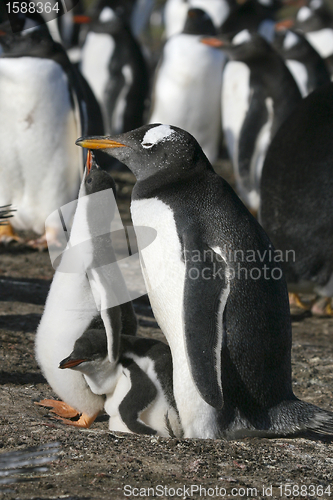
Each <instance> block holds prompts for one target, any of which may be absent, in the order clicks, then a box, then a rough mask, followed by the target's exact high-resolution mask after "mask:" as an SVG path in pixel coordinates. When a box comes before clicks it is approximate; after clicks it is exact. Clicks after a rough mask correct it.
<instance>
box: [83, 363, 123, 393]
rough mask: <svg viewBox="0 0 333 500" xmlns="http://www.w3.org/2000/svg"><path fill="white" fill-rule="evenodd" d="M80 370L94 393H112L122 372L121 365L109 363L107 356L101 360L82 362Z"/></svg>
mask: <svg viewBox="0 0 333 500" xmlns="http://www.w3.org/2000/svg"><path fill="white" fill-rule="evenodd" d="M80 371H81V372H82V373H83V375H84V378H85V379H86V382H87V384H88V385H89V387H90V389H91V391H92V392H93V393H94V394H99V395H102V394H108V395H110V394H113V392H114V390H115V388H116V386H117V383H118V380H119V378H120V376H121V373H122V366H121V365H120V364H112V363H110V361H109V359H108V357H106V358H104V359H103V360H98V361H91V362H90V363H84V364H82V366H81V368H80Z"/></svg>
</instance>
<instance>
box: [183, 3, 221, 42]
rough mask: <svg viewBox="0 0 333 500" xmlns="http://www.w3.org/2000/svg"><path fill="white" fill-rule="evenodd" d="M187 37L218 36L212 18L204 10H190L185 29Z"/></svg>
mask: <svg viewBox="0 0 333 500" xmlns="http://www.w3.org/2000/svg"><path fill="white" fill-rule="evenodd" d="M183 33H184V34H186V35H211V36H214V35H216V29H215V26H214V24H213V22H212V20H211V18H210V16H209V15H208V14H207V12H205V11H204V10H202V9H189V10H188V12H187V17H186V21H185V25H184V29H183Z"/></svg>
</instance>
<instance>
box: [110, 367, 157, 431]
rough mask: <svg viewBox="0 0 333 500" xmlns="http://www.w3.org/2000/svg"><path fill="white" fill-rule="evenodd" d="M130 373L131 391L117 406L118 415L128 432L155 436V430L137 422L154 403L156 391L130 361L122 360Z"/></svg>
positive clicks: (139, 369)
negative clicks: (141, 414)
mask: <svg viewBox="0 0 333 500" xmlns="http://www.w3.org/2000/svg"><path fill="white" fill-rule="evenodd" d="M122 364H123V365H124V367H126V368H127V369H128V370H129V372H130V378H131V389H130V390H129V392H128V393H127V394H126V396H125V398H124V399H123V400H122V402H121V403H120V405H119V414H120V417H121V419H122V421H123V422H124V424H126V425H127V427H128V428H129V430H130V431H132V432H135V433H137V434H150V435H153V434H156V432H157V431H156V430H155V429H152V428H151V427H149V426H148V425H145V424H143V423H142V422H139V418H140V413H142V412H143V411H144V410H145V409H146V408H148V406H149V405H150V404H151V403H152V402H153V401H154V399H155V398H156V395H157V389H156V387H155V385H154V384H153V382H152V381H151V380H150V378H149V377H148V375H147V374H146V373H145V372H143V371H142V370H141V368H140V367H139V366H138V365H137V364H136V363H135V362H134V361H133V360H131V359H128V360H127V359H122Z"/></svg>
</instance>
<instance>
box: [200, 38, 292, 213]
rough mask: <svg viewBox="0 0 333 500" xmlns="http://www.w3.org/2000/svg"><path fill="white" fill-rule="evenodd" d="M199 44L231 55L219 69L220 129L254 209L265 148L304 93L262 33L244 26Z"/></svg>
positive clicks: (246, 199) (239, 183)
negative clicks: (232, 33)
mask: <svg viewBox="0 0 333 500" xmlns="http://www.w3.org/2000/svg"><path fill="white" fill-rule="evenodd" d="M202 43H204V44H207V45H210V46H212V47H216V48H219V49H221V50H222V51H223V52H225V53H226V54H227V55H228V56H229V58H230V60H229V61H228V62H227V63H226V65H225V69H224V72H223V81H222V127H223V132H224V136H225V140H226V145H227V149H228V153H229V157H230V159H231V160H232V164H233V168H234V172H235V178H236V189H237V192H238V194H239V196H240V197H241V198H242V200H243V201H244V203H245V204H246V205H247V207H248V208H250V209H251V210H252V211H253V212H256V211H257V210H258V208H259V200H260V196H259V185H260V177H261V169H262V166H263V163H264V159H265V155H266V151H267V148H268V146H269V144H270V142H271V140H272V138H273V137H274V135H275V134H276V132H277V130H278V129H279V127H280V126H281V124H282V123H283V122H284V120H285V119H286V118H287V117H288V116H289V114H290V113H291V111H292V110H293V108H294V107H295V106H296V104H297V103H298V102H299V101H300V100H301V98H302V97H301V94H300V91H299V90H298V87H297V84H296V82H295V80H294V78H293V77H292V75H291V73H290V71H289V70H288V68H287V67H286V65H285V63H284V61H283V59H282V57H281V56H280V55H279V54H278V53H277V52H276V51H275V50H274V49H273V48H272V47H271V46H270V44H269V43H268V42H266V40H264V39H263V38H262V37H261V36H260V35H258V34H253V33H252V34H251V33H250V32H249V31H248V30H244V31H241V32H240V33H238V34H237V35H236V36H235V37H233V38H232V41H231V42H229V43H227V42H224V40H221V39H219V38H215V39H205V38H204V39H202Z"/></svg>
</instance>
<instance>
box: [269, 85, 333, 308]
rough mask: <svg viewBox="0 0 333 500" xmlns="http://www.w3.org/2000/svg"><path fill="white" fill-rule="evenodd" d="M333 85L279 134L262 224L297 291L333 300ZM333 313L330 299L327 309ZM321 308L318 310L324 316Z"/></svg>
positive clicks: (298, 111) (272, 149) (315, 96)
mask: <svg viewBox="0 0 333 500" xmlns="http://www.w3.org/2000/svg"><path fill="white" fill-rule="evenodd" d="M332 116H333V85H332V84H329V85H327V86H324V87H321V88H320V89H317V90H315V91H314V92H312V94H310V95H309V96H308V97H307V98H306V99H304V100H303V101H302V102H301V103H300V105H299V106H298V107H297V108H296V110H295V111H294V112H293V114H292V115H291V116H290V117H289V119H288V120H287V121H286V122H285V123H284V125H283V126H282V127H281V129H280V130H279V132H278V133H277V134H276V136H275V138H274V140H273V141H272V144H271V146H270V148H269V150H268V152H267V157H266V160H265V164H264V167H263V173H262V180H261V208H260V221H261V224H262V225H263V227H264V229H265V230H266V231H267V233H268V234H269V236H270V238H271V239H272V241H273V244H274V246H275V247H276V248H277V249H280V250H282V252H286V251H287V250H293V251H294V258H290V259H288V261H286V262H284V263H283V269H284V272H285V276H286V279H287V282H288V285H289V290H290V291H291V292H304V293H311V292H315V293H316V294H317V295H319V296H321V297H326V298H330V297H332V296H333V252H332V249H333V234H332V224H333V196H332V193H333V181H332V179H333V172H332V162H331V158H332V154H333V142H332V129H333V120H332ZM327 304H329V307H328V308H326V313H328V314H332V309H331V306H330V299H324V304H321V309H324V308H325V306H326V305H327ZM318 306H320V304H315V305H314V307H313V311H314V312H321V313H323V312H324V311H323V310H322V311H320V308H319V307H318Z"/></svg>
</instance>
